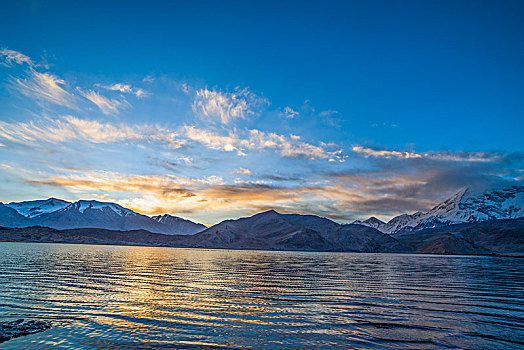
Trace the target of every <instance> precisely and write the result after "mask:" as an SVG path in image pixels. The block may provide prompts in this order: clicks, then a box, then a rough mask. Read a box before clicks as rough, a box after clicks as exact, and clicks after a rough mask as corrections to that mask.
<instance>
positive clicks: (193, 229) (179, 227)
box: [151, 214, 207, 234]
mask: <svg viewBox="0 0 524 350" xmlns="http://www.w3.org/2000/svg"><path fill="white" fill-rule="evenodd" d="M151 219H153V220H155V221H156V222H158V223H160V224H163V225H167V226H169V227H170V228H172V229H173V230H174V231H176V232H179V233H182V234H194V233H197V232H201V231H204V230H205V229H206V228H207V227H206V226H204V225H202V224H197V223H194V222H193V221H190V220H186V219H182V218H179V217H177V216H173V215H169V214H163V215H156V216H153V217H151Z"/></svg>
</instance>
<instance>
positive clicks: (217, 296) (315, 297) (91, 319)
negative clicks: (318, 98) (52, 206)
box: [0, 243, 524, 349]
mask: <svg viewBox="0 0 524 350" xmlns="http://www.w3.org/2000/svg"><path fill="white" fill-rule="evenodd" d="M0 252H1V254H0V321H10V320H15V319H20V318H24V319H29V320H30V319H35V320H44V321H46V322H49V323H51V324H52V328H51V329H49V330H47V331H45V332H42V333H38V334H32V335H29V336H26V337H21V338H16V339H13V340H9V341H7V342H4V343H2V344H1V345H0V347H2V348H5V349H20V348H31V349H50V348H52V349H108V348H111V349H158V348H160V349H163V348H165V349H169V348H182V349H194V348H198V349H222V348H254V349H261V348H272V349H286V348H326V349H327V348H334V347H340V348H365V349H395V348H396V349H454V348H474V349H477V348H478V349H482V348H484V349H507V348H524V342H523V338H522V334H524V307H523V305H524V292H523V291H524V271H523V269H522V260H520V259H511V258H495V257H458V256H455V257H452V256H424V255H394V254H349V253H308V252H260V251H229V250H210V249H177V248H153V247H121V246H95V245H66V244H28V243H0Z"/></svg>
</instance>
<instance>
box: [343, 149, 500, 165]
mask: <svg viewBox="0 0 524 350" xmlns="http://www.w3.org/2000/svg"><path fill="white" fill-rule="evenodd" d="M352 151H353V152H354V153H358V154H361V155H363V156H364V157H373V158H386V159H393V158H396V159H417V158H419V159H431V160H441V161H452V162H491V161H495V160H498V159H499V158H500V155H499V154H496V153H487V152H461V151H458V152H424V153H417V152H413V151H410V152H408V151H390V150H376V149H372V148H366V147H362V146H353V148H352Z"/></svg>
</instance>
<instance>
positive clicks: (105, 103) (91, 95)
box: [77, 88, 129, 115]
mask: <svg viewBox="0 0 524 350" xmlns="http://www.w3.org/2000/svg"><path fill="white" fill-rule="evenodd" d="M77 90H78V91H79V92H80V94H81V95H82V96H84V97H85V98H86V99H88V100H89V101H91V102H93V103H94V104H95V105H97V106H98V108H100V110H101V111H102V113H104V114H106V115H109V114H118V112H119V109H120V108H123V107H126V106H129V104H128V103H127V101H126V100H125V99H122V100H116V99H110V98H107V97H105V96H102V95H100V94H99V93H98V92H96V91H93V90H87V91H83V90H82V89H80V88H77Z"/></svg>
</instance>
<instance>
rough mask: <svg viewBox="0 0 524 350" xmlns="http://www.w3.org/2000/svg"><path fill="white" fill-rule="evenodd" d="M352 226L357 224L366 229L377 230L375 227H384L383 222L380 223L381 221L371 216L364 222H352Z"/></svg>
mask: <svg viewBox="0 0 524 350" xmlns="http://www.w3.org/2000/svg"><path fill="white" fill-rule="evenodd" d="M353 224H359V225H363V226H367V227H373V228H377V227H381V226H382V225H384V224H385V222H384V221H382V220H379V219H377V218H376V217H374V216H372V217H370V218H369V219H367V220H364V221H360V220H355V221H354V222H353Z"/></svg>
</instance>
